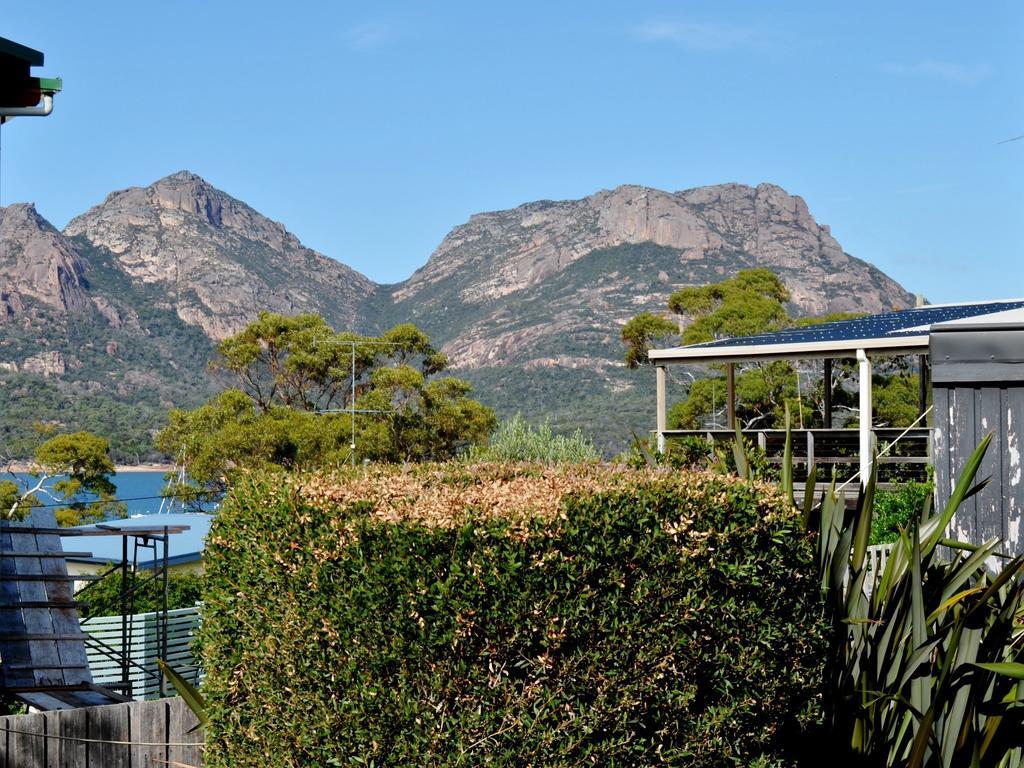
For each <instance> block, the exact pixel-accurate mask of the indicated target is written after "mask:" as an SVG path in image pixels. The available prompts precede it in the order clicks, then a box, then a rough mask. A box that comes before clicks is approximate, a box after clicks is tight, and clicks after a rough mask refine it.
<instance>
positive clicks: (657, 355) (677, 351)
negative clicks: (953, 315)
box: [647, 333, 928, 365]
mask: <svg viewBox="0 0 1024 768" xmlns="http://www.w3.org/2000/svg"><path fill="white" fill-rule="evenodd" d="M858 349H863V350H864V351H865V352H866V353H868V356H869V357H889V356H896V355H917V354H921V353H922V351H923V352H927V351H928V334H927V333H923V334H921V335H919V336H900V337H898V338H892V339H859V340H853V341H849V340H847V341H841V342H840V341H819V342H802V343H796V344H765V345H750V346H742V345H737V346H734V347H730V346H719V347H703V346H700V345H694V346H690V347H672V348H669V349H652V350H651V351H650V352H648V353H647V357H648V359H649V360H650V361H651V362H653V363H656V364H661V365H670V364H673V363H747V362H757V361H761V360H811V359H824V358H834V359H843V358H852V357H856V355H857V350H858Z"/></svg>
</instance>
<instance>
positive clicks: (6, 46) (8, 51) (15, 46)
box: [0, 37, 43, 67]
mask: <svg viewBox="0 0 1024 768" xmlns="http://www.w3.org/2000/svg"><path fill="white" fill-rule="evenodd" d="M0 56H8V57H10V58H12V59H18V60H19V61H24V62H26V63H28V65H29V66H30V67H41V66H43V52H42V51H37V50H35V49H34V48H29V47H28V46H26V45H22V44H21V43H16V42H14V41H13V40H8V39H7V38H5V37H0Z"/></svg>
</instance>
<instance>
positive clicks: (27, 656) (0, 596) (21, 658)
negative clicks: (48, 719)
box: [0, 531, 35, 686]
mask: <svg viewBox="0 0 1024 768" xmlns="http://www.w3.org/2000/svg"><path fill="white" fill-rule="evenodd" d="M11 539H12V537H11V535H10V533H8V532H7V531H0V552H9V551H11V547H12V546H13V544H12V541H11ZM16 565H17V560H15V559H14V558H7V557H2V556H0V573H6V572H10V573H14V572H15V570H14V569H15V568H16ZM0 601H2V602H5V603H14V604H19V603H20V602H21V594H20V592H19V591H18V583H17V582H16V581H0ZM24 632H25V618H24V615H23V609H22V608H17V609H13V610H5V611H0V633H10V634H19V633H24ZM0 658H2V659H3V660H4V661H5V662H9V663H11V664H16V665H18V668H17V669H15V668H12V669H10V670H8V668H7V666H6V664H5V665H4V667H3V682H4V684H5V685H8V686H10V685H31V684H32V683H33V682H35V675H34V673H33V672H32V671H30V668H31V666H32V654H31V652H30V651H29V647H28V643H0Z"/></svg>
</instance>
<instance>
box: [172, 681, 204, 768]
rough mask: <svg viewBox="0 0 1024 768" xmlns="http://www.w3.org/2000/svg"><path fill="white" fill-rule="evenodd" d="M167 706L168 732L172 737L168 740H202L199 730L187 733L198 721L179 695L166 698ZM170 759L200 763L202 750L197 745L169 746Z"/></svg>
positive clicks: (190, 763)
mask: <svg viewBox="0 0 1024 768" xmlns="http://www.w3.org/2000/svg"><path fill="white" fill-rule="evenodd" d="M167 708H168V711H169V715H170V717H169V724H170V727H169V728H168V733H169V734H173V736H174V738H171V739H168V741H178V742H183V743H184V742H192V741H195V742H202V735H201V733H202V732H201V731H197V732H196V733H192V734H187V732H188V731H189V730H191V729H192V728H194V727H195V726H196V725H198V723H199V721H198V719H196V716H195V715H194V714H193V713H192V710H190V709H189V708H188V707H187V706H186V705H185V702H184V700H182V699H181V698H179V697H175V698H173V699H168V701H167ZM170 754H171V761H172V762H179V763H184V764H185V765H202V751H201V750H200V749H199V748H198V747H171V748H170Z"/></svg>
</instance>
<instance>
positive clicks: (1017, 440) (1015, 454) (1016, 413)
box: [1003, 387, 1024, 555]
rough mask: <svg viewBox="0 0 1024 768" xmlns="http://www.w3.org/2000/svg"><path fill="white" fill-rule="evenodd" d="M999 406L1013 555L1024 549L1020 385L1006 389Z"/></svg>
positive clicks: (1023, 411)
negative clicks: (1003, 436)
mask: <svg viewBox="0 0 1024 768" xmlns="http://www.w3.org/2000/svg"><path fill="white" fill-rule="evenodd" d="M1003 409H1004V410H1003V425H1004V433H1005V442H1006V464H1005V468H1004V473H1005V474H1004V475H1003V478H1004V480H1003V481H1004V483H1005V496H1006V536H1007V542H1008V549H1009V552H1010V553H1011V554H1015V555H1016V554H1020V553H1022V552H1024V387H1008V388H1007V389H1006V392H1005V394H1004V399H1003Z"/></svg>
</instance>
